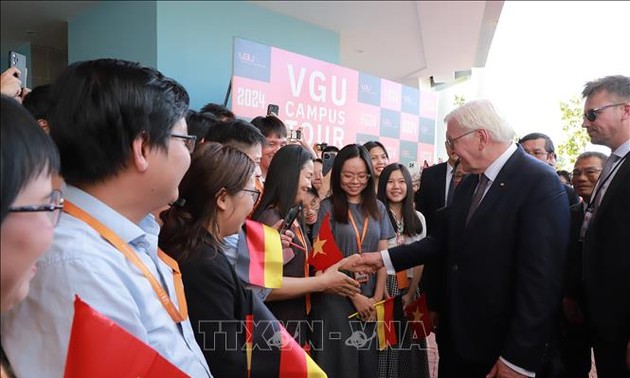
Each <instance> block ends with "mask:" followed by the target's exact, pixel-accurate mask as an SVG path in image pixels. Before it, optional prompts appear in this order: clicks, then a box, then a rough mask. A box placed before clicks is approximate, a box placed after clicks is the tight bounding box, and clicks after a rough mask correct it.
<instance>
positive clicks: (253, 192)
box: [243, 189, 260, 204]
mask: <svg viewBox="0 0 630 378" xmlns="http://www.w3.org/2000/svg"><path fill="white" fill-rule="evenodd" d="M243 191H244V192H248V193H251V196H252V201H254V204H255V203H256V202H258V198H260V190H257V189H243Z"/></svg>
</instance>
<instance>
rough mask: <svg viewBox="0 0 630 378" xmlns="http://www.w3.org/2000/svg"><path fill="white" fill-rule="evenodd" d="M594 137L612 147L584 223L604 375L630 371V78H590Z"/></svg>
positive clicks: (591, 310) (592, 316)
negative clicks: (591, 79)
mask: <svg viewBox="0 0 630 378" xmlns="http://www.w3.org/2000/svg"><path fill="white" fill-rule="evenodd" d="M582 96H584V98H585V99H586V102H585V104H584V123H583V127H584V128H586V131H587V132H588V134H589V136H590V137H591V142H592V143H594V144H601V145H604V146H607V147H609V148H610V149H611V151H612V153H611V155H610V156H609V157H608V159H607V160H606V163H605V164H604V167H603V168H602V171H601V173H600V176H599V180H598V182H597V184H596V185H595V188H594V189H593V193H592V195H591V198H590V200H589V202H588V206H587V209H586V212H585V213H584V222H583V223H582V228H581V235H580V236H581V239H582V241H583V242H582V253H583V265H582V268H583V272H582V273H583V283H584V291H585V296H586V303H587V310H588V315H589V318H588V320H589V325H590V328H591V332H592V338H593V349H594V352H595V363H596V365H597V374H598V376H599V377H600V378H607V377H629V376H630V232H629V230H630V162H629V161H628V160H629V159H628V153H629V152H630V77H627V76H621V75H619V76H607V77H604V78H601V79H598V80H595V81H591V82H588V83H586V86H585V88H584V90H583V91H582Z"/></svg>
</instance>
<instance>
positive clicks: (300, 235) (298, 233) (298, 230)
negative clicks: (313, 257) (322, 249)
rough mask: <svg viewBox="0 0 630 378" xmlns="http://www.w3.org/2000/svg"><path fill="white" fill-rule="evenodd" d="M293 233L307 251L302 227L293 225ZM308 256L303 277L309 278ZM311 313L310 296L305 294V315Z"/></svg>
mask: <svg viewBox="0 0 630 378" xmlns="http://www.w3.org/2000/svg"><path fill="white" fill-rule="evenodd" d="M292 228H293V231H295V236H296V237H297V238H298V240H299V241H300V243H302V245H303V246H304V250H305V251H306V250H307V249H308V245H307V244H306V238H304V233H303V232H302V227H300V226H296V225H293V227H292ZM308 266H309V265H308V255H306V256H304V277H308V276H309V274H308V273H309V272H308ZM310 312H311V294H310V293H308V294H306V314H307V315H308V314H309V313H310Z"/></svg>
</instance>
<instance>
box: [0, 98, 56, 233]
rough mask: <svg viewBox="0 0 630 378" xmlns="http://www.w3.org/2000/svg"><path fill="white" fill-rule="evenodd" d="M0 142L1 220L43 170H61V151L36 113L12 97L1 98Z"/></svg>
mask: <svg viewBox="0 0 630 378" xmlns="http://www.w3.org/2000/svg"><path fill="white" fill-rule="evenodd" d="M0 101H1V102H0V104H1V105H0V107H1V109H0V110H1V111H0V117H1V121H0V143H1V146H2V148H1V149H2V161H1V163H0V165H1V166H2V168H1V172H2V176H1V177H2V180H1V181H2V204H1V205H0V207H1V210H0V214H1V219H2V221H4V218H5V217H6V215H7V214H8V212H9V207H10V206H11V204H12V203H13V202H14V201H15V199H16V197H17V195H18V194H19V193H20V191H21V190H22V189H23V188H24V187H25V186H26V185H28V183H29V182H30V181H31V180H33V179H35V178H37V177H38V176H39V175H40V174H42V173H48V174H51V175H52V174H55V173H57V172H58V171H59V154H58V152H57V147H55V144H54V143H53V141H52V140H51V139H50V137H49V136H48V135H47V134H46V133H45V132H44V130H42V128H41V127H39V125H38V124H37V121H36V120H35V118H33V116H32V115H31V114H30V113H29V112H28V111H27V110H26V109H24V107H22V106H21V105H20V104H18V102H17V101H15V100H14V99H13V98H10V97H7V96H4V95H2V98H1V100H0Z"/></svg>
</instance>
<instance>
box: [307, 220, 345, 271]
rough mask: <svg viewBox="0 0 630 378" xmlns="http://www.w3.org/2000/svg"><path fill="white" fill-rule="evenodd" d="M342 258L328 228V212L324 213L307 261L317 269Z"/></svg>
mask: <svg viewBox="0 0 630 378" xmlns="http://www.w3.org/2000/svg"><path fill="white" fill-rule="evenodd" d="M342 259H343V255H342V253H341V251H340V250H339V247H337V243H336V242H335V237H334V236H333V234H332V231H331V229H330V213H328V214H326V216H325V217H324V220H323V221H322V226H321V228H320V229H319V233H318V235H317V237H316V238H315V240H314V241H313V249H312V251H311V254H310V256H309V259H308V263H309V264H310V265H312V266H314V267H315V268H316V269H317V270H326V269H327V268H328V267H330V266H331V265H334V264H336V263H338V262H339V261H341V260H342Z"/></svg>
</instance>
